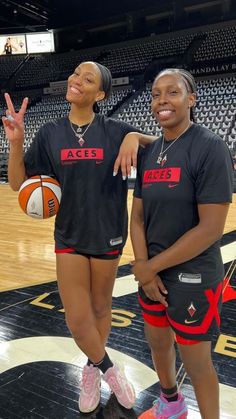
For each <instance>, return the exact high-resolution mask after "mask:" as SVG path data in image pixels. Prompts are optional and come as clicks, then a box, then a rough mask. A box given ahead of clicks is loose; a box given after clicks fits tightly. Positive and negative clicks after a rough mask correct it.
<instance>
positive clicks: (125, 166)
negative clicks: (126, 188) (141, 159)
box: [113, 132, 158, 180]
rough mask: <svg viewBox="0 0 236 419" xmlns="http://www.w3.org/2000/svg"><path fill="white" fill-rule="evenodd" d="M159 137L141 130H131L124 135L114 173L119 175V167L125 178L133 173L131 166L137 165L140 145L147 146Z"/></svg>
mask: <svg viewBox="0 0 236 419" xmlns="http://www.w3.org/2000/svg"><path fill="white" fill-rule="evenodd" d="M157 138H158V137H154V136H152V135H146V134H142V133H140V132H129V133H128V134H126V136H125V137H124V139H123V141H122V144H121V146H120V150H119V154H118V156H117V158H116V161H115V164H114V168H113V174H114V176H115V175H117V173H118V170H119V168H120V169H121V172H122V176H123V179H124V180H125V179H126V178H127V177H128V176H130V175H131V166H133V167H134V168H136V167H137V154H138V148H139V146H140V145H141V146H143V147H145V146H146V145H147V144H150V143H152V142H153V141H154V140H156V139H157Z"/></svg>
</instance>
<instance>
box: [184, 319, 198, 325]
mask: <svg viewBox="0 0 236 419" xmlns="http://www.w3.org/2000/svg"><path fill="white" fill-rule="evenodd" d="M197 321H198V319H197V320H187V319H185V320H184V323H186V324H191V323H196V322H197Z"/></svg>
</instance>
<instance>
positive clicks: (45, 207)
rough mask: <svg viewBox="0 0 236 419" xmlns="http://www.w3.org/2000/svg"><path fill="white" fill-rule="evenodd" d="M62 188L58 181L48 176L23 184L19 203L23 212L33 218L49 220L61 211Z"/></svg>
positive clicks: (35, 177) (33, 178) (37, 177)
mask: <svg viewBox="0 0 236 419" xmlns="http://www.w3.org/2000/svg"><path fill="white" fill-rule="evenodd" d="M60 200H61V188H60V185H59V183H58V182H57V180H55V179H53V178H51V177H50V176H46V175H38V176H33V177H31V178H29V179H27V180H26V181H25V182H24V183H22V185H21V187H20V190H19V195H18V201H19V204H20V207H21V208H22V210H23V211H24V212H25V213H26V214H27V215H29V216H30V217H33V218H41V219H42V218H49V217H52V216H53V215H55V214H56V213H57V211H58V209H59V204H60Z"/></svg>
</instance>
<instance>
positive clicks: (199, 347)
mask: <svg viewBox="0 0 236 419" xmlns="http://www.w3.org/2000/svg"><path fill="white" fill-rule="evenodd" d="M179 350H180V353H181V357H182V360H183V363H184V367H185V370H186V372H187V373H188V375H189V376H190V378H191V381H192V384H193V387H194V390H195V394H196V399H197V401H198V405H199V410H200V413H201V417H202V419H219V417H220V416H219V415H220V413H219V383H218V379H217V375H216V371H215V369H214V366H213V364H212V359H211V342H200V343H198V344H196V345H179Z"/></svg>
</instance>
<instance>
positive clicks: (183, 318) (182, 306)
mask: <svg viewBox="0 0 236 419" xmlns="http://www.w3.org/2000/svg"><path fill="white" fill-rule="evenodd" d="M163 282H164V284H165V287H166V289H167V291H168V295H167V302H168V307H167V308H166V307H165V306H164V305H163V304H161V303H159V302H156V301H152V300H150V299H149V298H148V297H147V296H146V294H145V293H144V291H143V289H142V288H141V287H140V288H139V304H140V306H141V309H142V315H143V318H144V320H145V322H147V323H148V324H150V325H152V326H156V327H168V326H171V327H172V329H173V330H174V332H175V334H176V341H177V342H178V343H183V344H191V343H197V342H199V341H211V340H212V338H213V335H215V334H219V333H220V312H221V306H222V282H219V283H217V284H214V286H211V287H209V288H206V287H203V285H202V284H186V283H181V282H179V283H177V284H176V283H173V282H169V281H168V282H167V281H163Z"/></svg>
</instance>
